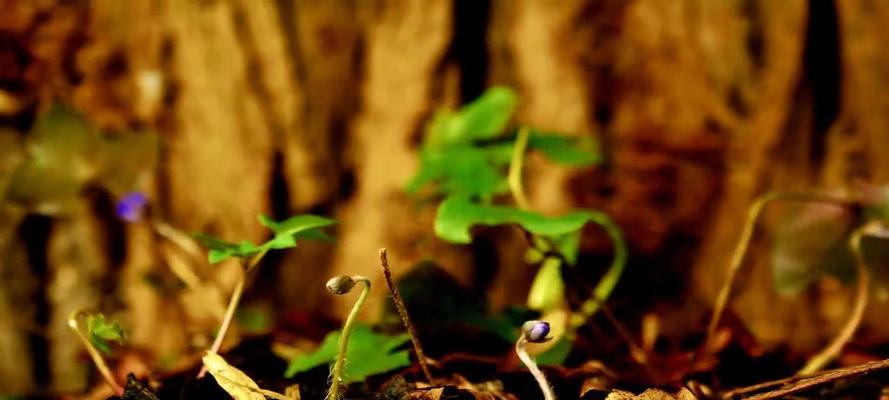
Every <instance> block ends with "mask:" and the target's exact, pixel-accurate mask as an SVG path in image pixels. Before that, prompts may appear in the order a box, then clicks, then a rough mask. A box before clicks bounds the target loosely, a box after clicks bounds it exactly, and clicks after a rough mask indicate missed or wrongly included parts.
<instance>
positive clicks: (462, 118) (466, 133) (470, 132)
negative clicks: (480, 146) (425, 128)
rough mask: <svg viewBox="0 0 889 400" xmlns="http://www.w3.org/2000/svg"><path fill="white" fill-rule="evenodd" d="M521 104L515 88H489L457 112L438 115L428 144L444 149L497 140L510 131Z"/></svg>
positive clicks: (428, 137)
mask: <svg viewBox="0 0 889 400" xmlns="http://www.w3.org/2000/svg"><path fill="white" fill-rule="evenodd" d="M517 104H518V95H517V94H516V93H515V92H514V91H513V90H512V89H510V88H507V87H502V86H496V87H492V88H489V89H488V90H486V91H485V92H484V93H482V95H481V96H480V97H479V98H477V99H475V100H473V101H472V102H470V103H469V104H467V105H465V106H463V107H462V108H461V109H460V110H459V111H457V112H455V113H446V112H445V113H438V114H437V115H436V116H435V118H434V119H433V121H432V124H431V125H430V128H429V133H428V136H427V140H428V142H427V143H429V144H433V145H438V146H441V145H452V144H460V143H468V142H471V141H473V140H479V139H490V138H493V137H495V136H497V135H499V134H501V133H502V132H503V130H504V129H506V126H507V125H508V124H509V120H510V119H511V118H512V114H513V112H515V108H516V105H517Z"/></svg>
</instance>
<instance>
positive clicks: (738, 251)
mask: <svg viewBox="0 0 889 400" xmlns="http://www.w3.org/2000/svg"><path fill="white" fill-rule="evenodd" d="M772 201H802V202H819V203H829V204H835V205H840V206H848V205H849V200H847V199H845V198H841V197H837V196H832V195H828V194H823V193H811V192H772V193H766V194H764V195H762V196H760V197H759V198H757V199H756V200H755V201H754V202H753V204H752V205H751V206H750V209H749V210H748V211H747V217H746V219H745V220H744V228H743V229H742V231H741V238H740V239H738V244H737V245H736V246H735V250H734V252H733V253H732V258H731V262H730V264H729V268H728V275H727V276H726V278H725V282H724V283H723V284H722V288H720V290H719V294H718V295H717V297H716V303H715V304H714V306H713V314H712V315H711V316H710V323H709V324H708V325H707V338H706V340H705V342H704V349H705V351H710V344H711V342H712V340H713V335H714V334H715V333H716V327H717V325H718V324H719V319H720V317H722V313H723V311H724V310H725V306H726V304H727V303H728V299H729V295H730V294H731V289H732V283H733V282H734V280H735V276H736V275H737V274H738V270H740V269H741V265H742V264H743V262H744V255H745V254H746V253H747V247H749V246H750V239H751V238H752V237H753V231H754V228H755V227H756V221H757V220H758V219H759V216H760V214H762V211H763V209H765V206H766V205H768V203H770V202H772Z"/></svg>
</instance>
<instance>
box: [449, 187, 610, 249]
mask: <svg viewBox="0 0 889 400" xmlns="http://www.w3.org/2000/svg"><path fill="white" fill-rule="evenodd" d="M596 218H597V214H596V213H595V212H592V211H575V212H572V213H570V214H565V215H562V216H558V217H547V216H545V215H543V214H538V213H535V212H530V211H524V210H520V209H517V208H513V207H505V206H493V205H481V204H476V203H473V202H471V201H470V200H469V199H467V198H466V197H450V198H448V199H446V200H445V201H444V202H442V203H441V206H439V207H438V213H437V214H436V217H435V234H436V235H437V236H438V237H440V238H442V239H444V240H447V241H449V242H452V243H462V244H466V243H469V242H471V241H472V236H471V235H470V233H469V230H470V228H472V227H473V226H474V225H502V224H518V225H521V226H522V228H524V229H525V230H526V231H528V232H531V233H534V234H538V235H545V236H558V235H565V234H568V233H571V232H575V231H578V230H579V229H580V228H582V227H583V226H584V225H585V224H586V223H587V222H590V221H594V220H595V219H596Z"/></svg>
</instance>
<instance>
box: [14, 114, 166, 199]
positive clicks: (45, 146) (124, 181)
mask: <svg viewBox="0 0 889 400" xmlns="http://www.w3.org/2000/svg"><path fill="white" fill-rule="evenodd" d="M158 147H159V140H158V138H157V136H156V135H154V134H152V133H148V132H134V131H115V132H109V131H102V130H100V129H98V128H97V127H96V126H94V125H92V124H91V123H89V121H87V120H86V119H85V118H83V117H82V116H80V115H79V114H77V113H75V112H74V111H73V110H71V109H69V108H67V107H64V106H61V105H55V106H53V107H51V108H49V109H48V110H47V111H45V112H43V113H41V114H40V115H39V116H38V117H37V120H36V121H35V123H34V127H33V128H32V131H31V133H30V134H29V135H28V142H27V144H26V151H27V154H28V155H29V157H27V158H25V159H24V160H22V161H21V162H19V163H18V165H17V166H16V167H15V168H14V170H13V171H12V174H11V176H10V180H9V182H8V185H7V190H6V192H5V196H4V197H5V198H6V199H8V200H10V201H12V202H14V203H17V204H20V205H22V206H25V207H27V208H28V209H30V210H32V211H34V212H39V213H43V214H51V215H52V214H60V213H65V212H67V211H68V210H70V208H71V206H72V204H73V203H74V202H75V201H76V200H77V198H78V197H79V195H80V192H81V191H82V189H83V187H84V186H86V185H88V184H95V185H98V186H101V187H104V188H106V189H108V190H109V191H110V192H111V193H112V194H114V195H117V196H120V195H122V194H124V193H126V192H129V191H131V190H132V189H133V187H134V186H135V185H136V184H137V182H138V181H139V179H140V178H141V177H143V176H145V175H146V174H148V173H149V172H150V170H151V168H152V167H153V166H154V164H155V163H156V161H157V153H158Z"/></svg>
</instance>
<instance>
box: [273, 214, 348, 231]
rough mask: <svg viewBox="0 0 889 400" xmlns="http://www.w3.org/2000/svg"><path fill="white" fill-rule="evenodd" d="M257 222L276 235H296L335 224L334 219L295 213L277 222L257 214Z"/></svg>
mask: <svg viewBox="0 0 889 400" xmlns="http://www.w3.org/2000/svg"><path fill="white" fill-rule="evenodd" d="M259 223H260V224H262V225H263V226H265V227H267V228H269V229H271V230H272V231H273V232H275V234H276V235H290V236H293V235H296V234H298V233H300V232H304V231H307V230H311V229H317V228H323V227H325V226H330V225H333V224H336V221H334V220H332V219H330V218H325V217H321V216H317V215H312V214H303V215H295V216H293V217H290V218H287V219H286V220H284V221H281V222H278V221H275V220H273V219H271V218H269V217H268V216H266V215H260V216H259Z"/></svg>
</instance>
